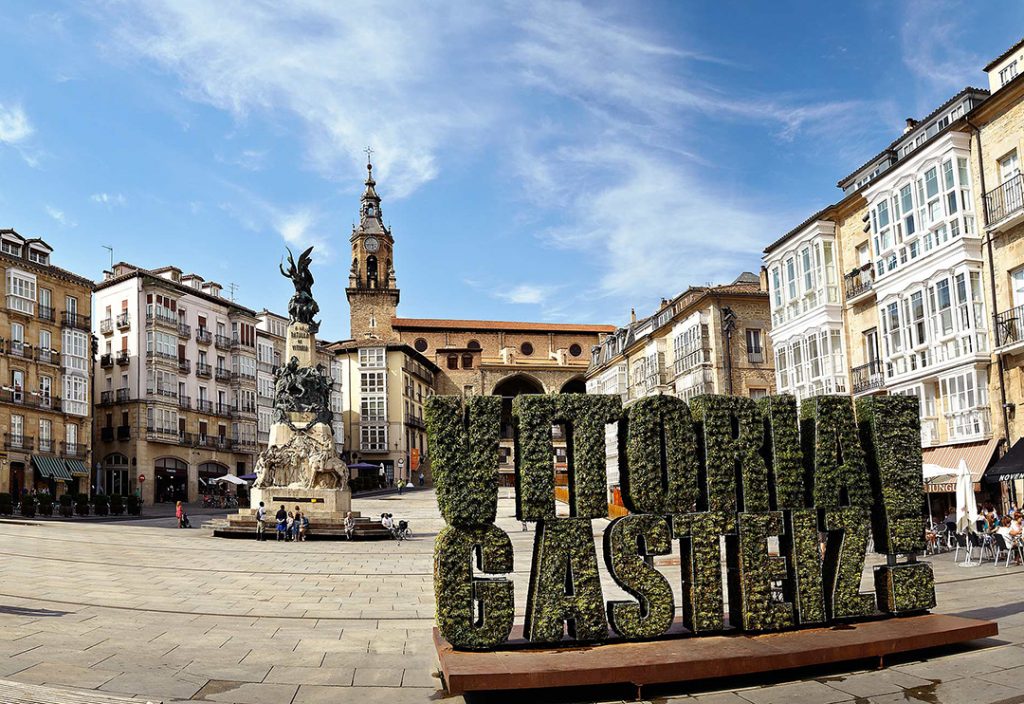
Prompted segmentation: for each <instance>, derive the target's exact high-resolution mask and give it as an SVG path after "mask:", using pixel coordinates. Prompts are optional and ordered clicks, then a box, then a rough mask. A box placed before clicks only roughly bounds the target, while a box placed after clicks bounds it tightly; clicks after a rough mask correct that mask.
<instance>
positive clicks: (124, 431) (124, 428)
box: [117, 425, 132, 440]
mask: <svg viewBox="0 0 1024 704" xmlns="http://www.w3.org/2000/svg"><path fill="white" fill-rule="evenodd" d="M131 438H132V426H130V425H119V426H117V439H118V440H131Z"/></svg>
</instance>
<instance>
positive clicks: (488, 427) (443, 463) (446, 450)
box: [426, 396, 501, 528]
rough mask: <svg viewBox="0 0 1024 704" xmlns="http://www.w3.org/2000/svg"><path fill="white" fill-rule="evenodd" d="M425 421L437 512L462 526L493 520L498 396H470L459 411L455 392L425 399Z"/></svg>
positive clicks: (494, 509) (499, 413)
mask: <svg viewBox="0 0 1024 704" xmlns="http://www.w3.org/2000/svg"><path fill="white" fill-rule="evenodd" d="M467 410H468V414H467V413H466V411H467ZM467 415H468V416H469V418H468V422H467V418H466V416H467ZM426 421H427V442H428V444H429V446H430V454H431V458H432V463H433V464H432V467H433V476H434V488H435V490H436V491H437V505H438V507H439V508H440V509H441V516H442V517H443V518H444V520H445V521H446V522H447V523H448V524H449V525H453V526H460V527H463V528H476V527H481V526H486V525H487V524H489V523H493V522H494V517H495V515H496V514H497V511H498V439H499V436H500V435H501V398H499V397H497V396H473V397H471V398H469V400H468V401H467V402H466V409H465V410H464V409H463V406H462V400H461V399H460V398H459V397H458V396H434V397H432V398H429V399H427V406H426Z"/></svg>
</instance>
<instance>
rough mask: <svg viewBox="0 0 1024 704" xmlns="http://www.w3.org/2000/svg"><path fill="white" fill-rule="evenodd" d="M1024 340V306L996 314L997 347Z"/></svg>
mask: <svg viewBox="0 0 1024 704" xmlns="http://www.w3.org/2000/svg"><path fill="white" fill-rule="evenodd" d="M1019 342H1024V306H1017V307H1016V308H1011V309H1010V310H1005V311H1003V312H1002V313H1000V314H999V315H997V316H996V347H1008V346H1010V345H1016V344H1017V343H1019Z"/></svg>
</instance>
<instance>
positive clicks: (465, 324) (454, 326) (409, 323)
mask: <svg viewBox="0 0 1024 704" xmlns="http://www.w3.org/2000/svg"><path fill="white" fill-rule="evenodd" d="M391 327H393V328H396V329H401V328H405V329H409V330H495V331H506V332H508V331H515V332H527V331H529V332H594V333H596V332H614V331H615V326H614V325H583V324H578V323H524V322H518V321H516V322H507V321H500V320H448V319H444V318H392V319H391Z"/></svg>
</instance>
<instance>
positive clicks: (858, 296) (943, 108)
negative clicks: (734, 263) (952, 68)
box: [764, 88, 996, 480]
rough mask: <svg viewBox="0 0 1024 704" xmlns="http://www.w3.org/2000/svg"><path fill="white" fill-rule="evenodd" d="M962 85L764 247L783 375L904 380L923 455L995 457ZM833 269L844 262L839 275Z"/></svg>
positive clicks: (984, 94) (932, 458)
mask: <svg viewBox="0 0 1024 704" xmlns="http://www.w3.org/2000/svg"><path fill="white" fill-rule="evenodd" d="M988 95H989V91H987V90H984V89H979V88H965V89H964V90H962V91H960V92H959V93H957V94H956V95H954V96H953V97H952V98H950V99H949V100H947V101H946V102H944V103H943V104H942V105H940V106H939V107H938V108H936V109H935V110H934V111H933V112H932V113H930V114H929V115H928V116H926V117H924V118H923V119H921V120H914V119H908V120H907V124H906V127H905V129H904V130H903V132H902V134H901V135H900V136H899V137H897V138H896V139H895V140H894V141H893V142H892V143H891V144H889V145H888V146H887V147H886V148H885V149H883V150H882V151H881V152H880V153H878V154H877V155H875V156H874V157H873V158H872V159H870V160H869V161H868V162H867V163H865V164H864V165H863V166H861V167H860V168H858V169H857V170H856V171H854V172H853V173H852V174H850V175H848V176H846V177H845V178H843V179H842V180H840V181H839V183H838V184H837V185H838V186H839V188H841V189H842V190H843V193H844V197H843V198H842V199H841V200H840V201H839V202H837V203H836V204H834V205H830V206H828V207H826V208H824V209H822V210H821V211H819V212H818V213H815V214H814V215H813V216H812V217H811V218H809V219H808V220H807V221H806V222H804V223H803V224H801V225H800V226H798V227H797V228H795V229H794V230H792V231H790V232H788V233H786V234H785V235H783V236H782V237H781V238H779V239H778V240H777V241H775V242H773V243H772V244H771V245H769V246H768V247H767V248H766V249H765V255H764V264H765V268H766V271H767V275H768V284H769V292H770V294H771V302H772V322H773V327H772V332H771V337H772V342H773V345H774V346H775V355H776V365H775V366H776V377H777V382H778V389H779V391H780V392H783V393H793V394H795V395H796V396H797V397H798V398H799V399H801V400H802V399H804V398H807V397H809V396H815V395H818V394H832V393H851V394H852V395H854V396H861V395H866V394H883V393H890V394H907V395H913V396H916V397H917V398H918V399H919V400H920V406H921V444H922V446H923V447H924V448H925V462H933V463H935V464H940V465H942V466H949V465H950V464H952V465H953V466H955V465H956V464H957V462H958V460H959V458H960V457H963V458H964V459H967V460H968V463H969V465H970V466H971V470H972V472H973V473H974V475H975V478H976V480H977V479H980V477H981V474H982V473H983V472H984V470H985V468H986V466H987V465H988V463H989V462H990V461H991V459H992V457H993V455H994V453H995V450H996V443H995V441H993V440H992V423H991V408H990V399H989V384H990V378H989V376H990V371H989V368H990V362H991V357H990V355H991V345H992V341H991V335H990V327H991V325H990V320H989V313H988V312H987V310H988V309H987V304H986V294H985V287H984V260H983V256H982V234H983V233H982V227H981V218H980V217H979V215H978V207H977V205H976V202H977V201H976V199H977V196H978V193H980V189H979V185H978V184H977V183H976V180H977V177H976V176H975V175H974V174H973V173H972V168H971V144H970V142H971V139H970V135H969V133H968V132H967V131H965V130H967V128H968V124H969V123H968V115H970V114H973V113H972V111H975V110H977V109H979V106H981V105H983V104H984V103H985V101H986V100H987V99H988ZM837 272H842V274H841V277H838V276H837Z"/></svg>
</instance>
